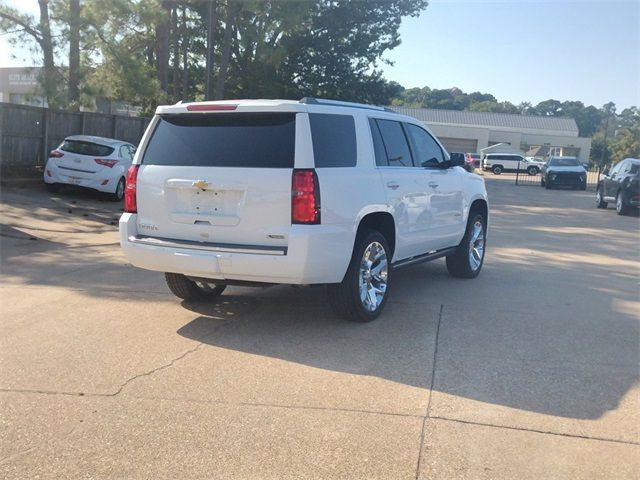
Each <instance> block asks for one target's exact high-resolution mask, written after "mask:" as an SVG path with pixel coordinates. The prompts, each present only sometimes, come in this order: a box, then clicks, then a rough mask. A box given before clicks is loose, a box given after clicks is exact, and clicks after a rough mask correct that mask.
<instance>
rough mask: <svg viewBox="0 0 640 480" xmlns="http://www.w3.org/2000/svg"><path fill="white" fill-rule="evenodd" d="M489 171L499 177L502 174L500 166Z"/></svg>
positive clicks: (495, 166)
mask: <svg viewBox="0 0 640 480" xmlns="http://www.w3.org/2000/svg"><path fill="white" fill-rule="evenodd" d="M491 171H492V172H493V174H494V175H500V174H501V173H502V165H494V166H493V167H491Z"/></svg>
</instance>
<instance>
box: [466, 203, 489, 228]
mask: <svg viewBox="0 0 640 480" xmlns="http://www.w3.org/2000/svg"><path fill="white" fill-rule="evenodd" d="M476 212H477V213H480V214H481V215H482V216H484V219H485V222H487V225H488V224H489V203H488V202H487V200H486V199H485V198H482V197H478V198H475V199H473V201H472V202H471V205H469V214H468V215H467V222H468V221H469V218H470V217H471V214H473V213H476Z"/></svg>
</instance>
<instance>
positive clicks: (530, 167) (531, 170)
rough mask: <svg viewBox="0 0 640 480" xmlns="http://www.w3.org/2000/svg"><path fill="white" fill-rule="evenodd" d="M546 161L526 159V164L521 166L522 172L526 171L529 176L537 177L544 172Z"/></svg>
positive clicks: (533, 158) (532, 158)
mask: <svg viewBox="0 0 640 480" xmlns="http://www.w3.org/2000/svg"><path fill="white" fill-rule="evenodd" d="M544 164H545V162H544V160H538V159H537V158H535V157H524V163H523V164H521V165H520V170H523V169H524V170H526V171H527V173H528V174H529V175H537V174H538V173H540V172H541V171H542V167H543V166H544Z"/></svg>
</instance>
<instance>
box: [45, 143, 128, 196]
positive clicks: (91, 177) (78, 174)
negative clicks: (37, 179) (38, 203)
mask: <svg viewBox="0 0 640 480" xmlns="http://www.w3.org/2000/svg"><path fill="white" fill-rule="evenodd" d="M135 151H136V147H134V146H133V145H132V144H130V143H128V142H122V141H120V140H114V139H112V138H103V137H93V136H87V135H73V136H70V137H67V138H65V139H64V141H63V142H62V143H61V144H60V146H59V147H58V148H56V149H55V150H52V151H51V153H49V158H48V160H47V164H46V166H45V169H44V181H45V185H46V187H47V189H48V190H49V191H51V192H56V191H58V189H59V188H60V186H61V185H64V184H66V185H76V186H79V187H86V188H92V189H94V190H98V191H99V192H106V193H109V194H111V198H112V199H113V200H115V201H121V200H122V198H123V197H124V187H125V178H126V173H127V170H128V169H129V166H130V165H131V162H132V161H133V155H134V153H135Z"/></svg>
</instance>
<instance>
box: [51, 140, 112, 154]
mask: <svg viewBox="0 0 640 480" xmlns="http://www.w3.org/2000/svg"><path fill="white" fill-rule="evenodd" d="M59 149H60V150H64V151H65V152H69V153H79V154H80V155H91V156H92V157H108V156H109V155H111V154H112V153H113V150H114V149H113V148H111V147H107V146H106V145H98V144H97V143H92V142H84V141H80V140H65V141H64V142H62V145H60V148H59Z"/></svg>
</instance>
